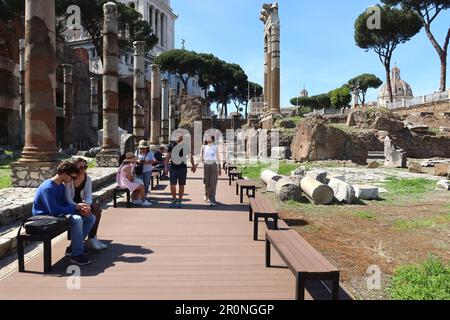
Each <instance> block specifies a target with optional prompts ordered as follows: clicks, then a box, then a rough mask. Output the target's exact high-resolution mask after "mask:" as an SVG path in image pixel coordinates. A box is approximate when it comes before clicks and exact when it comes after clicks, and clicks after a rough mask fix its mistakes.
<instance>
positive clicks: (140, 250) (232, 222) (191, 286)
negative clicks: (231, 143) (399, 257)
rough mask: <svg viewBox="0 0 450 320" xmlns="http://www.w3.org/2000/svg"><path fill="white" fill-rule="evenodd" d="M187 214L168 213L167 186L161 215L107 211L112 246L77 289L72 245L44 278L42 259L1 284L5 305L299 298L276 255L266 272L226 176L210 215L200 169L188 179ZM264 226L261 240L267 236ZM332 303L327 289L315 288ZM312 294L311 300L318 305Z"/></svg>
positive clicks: (56, 255) (60, 247)
mask: <svg viewBox="0 0 450 320" xmlns="http://www.w3.org/2000/svg"><path fill="white" fill-rule="evenodd" d="M190 175H191V176H190V178H189V180H188V186H187V190H186V192H187V196H186V200H187V201H186V203H185V207H184V208H183V209H170V208H168V204H169V201H170V195H169V188H168V186H167V182H166V181H163V182H162V184H163V185H162V186H160V187H159V188H158V190H157V191H154V192H153V193H152V196H151V197H152V199H157V200H158V202H159V203H158V205H156V206H155V208H149V209H139V208H135V209H125V208H118V209H113V208H110V209H108V211H107V212H105V214H104V216H103V219H102V223H101V225H100V232H99V237H100V239H102V241H103V240H105V242H106V243H108V244H109V245H110V248H109V249H107V250H106V251H103V252H100V253H98V254H93V255H91V260H92V261H93V263H92V265H90V266H87V267H82V268H81V272H82V273H81V278H80V285H81V288H80V289H77V290H70V289H68V286H67V283H72V284H73V283H74V282H73V281H72V280H73V277H70V275H69V274H67V268H68V266H69V265H70V263H69V259H68V258H66V257H64V251H65V248H66V247H67V245H68V241H67V240H65V239H64V240H60V241H55V242H54V243H53V263H54V268H53V272H52V273H51V274H47V275H45V274H43V273H42V270H43V266H42V255H41V254H40V255H38V256H36V257H35V258H34V259H32V260H31V261H30V262H28V263H27V264H26V269H27V270H28V272H27V273H18V272H17V271H16V272H14V273H12V274H10V275H9V276H8V277H6V278H5V279H3V280H2V281H0V299H57V300H59V299H138V300H141V299H146V300H160V299H167V300H197V299H201V300H211V299H214V300H232V299H237V300H261V299H264V300H277V299H282V300H287V299H294V294H295V278H294V276H293V275H292V274H291V272H290V271H289V270H288V269H285V268H283V267H281V266H283V263H282V262H281V259H280V258H279V257H278V256H277V255H276V253H275V252H273V263H274V264H275V265H279V266H280V267H278V268H277V267H275V268H269V269H268V268H266V267H265V264H264V262H265V260H264V241H253V240H252V238H253V234H252V230H253V229H252V223H251V222H249V221H248V208H247V205H246V204H244V205H239V204H238V203H239V198H238V197H237V196H236V195H235V187H234V185H233V186H232V187H229V186H228V183H227V180H226V179H225V177H224V176H223V177H222V179H221V181H220V182H219V186H218V192H217V194H218V196H217V199H218V201H219V202H221V203H222V205H221V206H219V207H217V208H211V207H209V206H208V205H207V204H205V203H204V202H203V182H202V170H201V169H200V170H199V172H197V173H196V174H195V175H193V174H192V173H190ZM265 230H266V229H265V227H264V224H263V223H261V227H260V231H259V232H260V239H263V237H264V233H265ZM309 291H310V293H311V294H312V296H314V298H324V297H326V298H328V293H327V291H326V290H325V289H324V287H323V286H322V285H321V284H316V285H314V286H313V287H311V288H309ZM311 294H308V293H307V294H306V298H307V299H312V296H311Z"/></svg>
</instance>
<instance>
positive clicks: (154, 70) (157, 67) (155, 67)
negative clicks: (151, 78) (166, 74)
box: [151, 64, 161, 73]
mask: <svg viewBox="0 0 450 320" xmlns="http://www.w3.org/2000/svg"><path fill="white" fill-rule="evenodd" d="M151 67H152V72H158V73H159V72H160V71H161V67H160V65H159V64H152V66H151Z"/></svg>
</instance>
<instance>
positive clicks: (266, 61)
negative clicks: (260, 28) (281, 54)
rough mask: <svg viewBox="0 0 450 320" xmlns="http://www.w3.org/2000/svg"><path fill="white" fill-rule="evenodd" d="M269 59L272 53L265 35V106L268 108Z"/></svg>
mask: <svg viewBox="0 0 450 320" xmlns="http://www.w3.org/2000/svg"><path fill="white" fill-rule="evenodd" d="M269 61H270V53H269V47H268V44H267V38H266V37H264V107H265V108H266V109H267V106H268V104H269V103H268V101H269V99H268V96H269V83H268V80H269Z"/></svg>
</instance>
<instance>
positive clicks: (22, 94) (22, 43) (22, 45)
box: [19, 39, 25, 147]
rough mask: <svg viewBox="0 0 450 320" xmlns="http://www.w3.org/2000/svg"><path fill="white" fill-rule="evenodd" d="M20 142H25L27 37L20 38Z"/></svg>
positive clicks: (22, 143)
mask: <svg viewBox="0 0 450 320" xmlns="http://www.w3.org/2000/svg"><path fill="white" fill-rule="evenodd" d="M19 108H20V109H19V119H20V128H19V142H20V145H21V147H23V146H24V143H25V39H20V40H19Z"/></svg>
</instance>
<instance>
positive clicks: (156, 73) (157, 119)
mask: <svg viewBox="0 0 450 320" xmlns="http://www.w3.org/2000/svg"><path fill="white" fill-rule="evenodd" d="M150 117H151V119H150V124H151V128H150V132H151V134H150V145H151V146H152V147H158V146H159V143H160V137H161V71H160V67H159V65H157V64H152V104H151V111H150Z"/></svg>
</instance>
